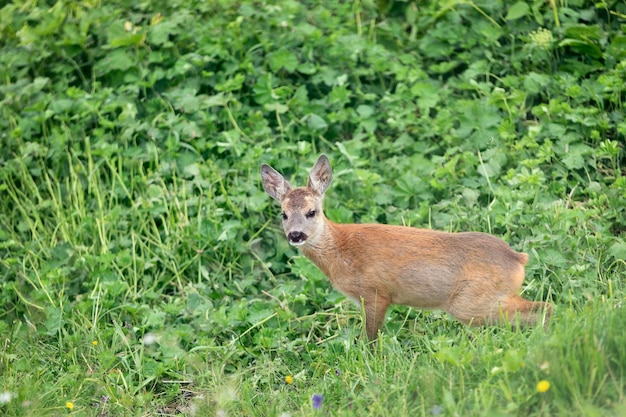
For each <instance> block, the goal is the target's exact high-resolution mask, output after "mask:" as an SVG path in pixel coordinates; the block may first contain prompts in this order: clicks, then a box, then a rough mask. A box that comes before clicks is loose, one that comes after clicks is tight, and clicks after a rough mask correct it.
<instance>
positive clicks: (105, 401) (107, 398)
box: [101, 395, 111, 403]
mask: <svg viewBox="0 0 626 417" xmlns="http://www.w3.org/2000/svg"><path fill="white" fill-rule="evenodd" d="M110 399H111V397H109V396H108V395H103V396H102V398H101V401H102V402H103V403H107V402H109V400H110Z"/></svg>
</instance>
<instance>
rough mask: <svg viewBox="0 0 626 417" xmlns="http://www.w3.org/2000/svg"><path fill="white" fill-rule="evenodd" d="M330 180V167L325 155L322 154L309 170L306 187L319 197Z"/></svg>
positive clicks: (331, 178) (331, 172)
mask: <svg viewBox="0 0 626 417" xmlns="http://www.w3.org/2000/svg"><path fill="white" fill-rule="evenodd" d="M332 180H333V170H332V168H331V166H330V161H329V160H328V157H327V156H326V155H324V154H322V155H320V157H319V158H317V162H316V163H315V165H314V166H313V169H311V173H310V174H309V182H308V184H307V186H308V187H309V188H310V189H311V190H313V191H315V192H317V193H318V194H319V195H323V194H324V193H325V192H326V189H328V186H329V185H330V182H331V181H332Z"/></svg>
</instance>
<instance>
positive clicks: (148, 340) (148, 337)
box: [143, 333, 157, 346]
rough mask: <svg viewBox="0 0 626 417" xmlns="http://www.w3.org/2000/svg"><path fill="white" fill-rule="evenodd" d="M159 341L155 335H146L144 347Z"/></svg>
mask: <svg viewBox="0 0 626 417" xmlns="http://www.w3.org/2000/svg"><path fill="white" fill-rule="evenodd" d="M156 341H157V337H156V335H155V334H154V333H146V334H145V335H144V336H143V344H144V346H150V345H153V344H154V343H155V342H156Z"/></svg>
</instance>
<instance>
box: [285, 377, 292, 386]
mask: <svg viewBox="0 0 626 417" xmlns="http://www.w3.org/2000/svg"><path fill="white" fill-rule="evenodd" d="M285 382H286V383H288V384H289V385H291V384H293V377H292V376H291V375H287V376H286V377H285Z"/></svg>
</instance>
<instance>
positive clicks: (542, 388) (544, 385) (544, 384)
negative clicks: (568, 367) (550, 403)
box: [537, 379, 550, 393]
mask: <svg viewBox="0 0 626 417" xmlns="http://www.w3.org/2000/svg"><path fill="white" fill-rule="evenodd" d="M549 389H550V383H549V382H548V381H546V380H545V379H542V380H541V381H539V382H538V383H537V392H541V393H544V392H547V391H548V390H549Z"/></svg>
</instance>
